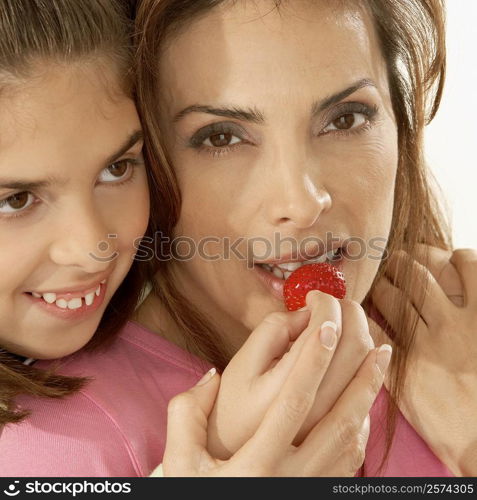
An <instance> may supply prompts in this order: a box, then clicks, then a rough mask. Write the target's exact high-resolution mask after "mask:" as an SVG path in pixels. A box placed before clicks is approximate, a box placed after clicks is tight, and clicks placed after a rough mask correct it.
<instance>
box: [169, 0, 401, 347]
mask: <svg viewBox="0 0 477 500" xmlns="http://www.w3.org/2000/svg"><path fill="white" fill-rule="evenodd" d="M273 5H274V3H273V2H234V3H232V2H224V3H223V4H221V5H220V6H219V7H218V8H215V9H214V10H213V11H211V12H210V13H208V14H207V15H206V16H204V17H201V18H199V19H198V20H196V21H195V22H193V24H191V25H190V26H187V28H186V29H184V30H183V31H182V32H181V33H180V34H179V35H177V36H176V37H174V38H172V39H171V40H170V43H169V44H168V45H167V46H166V48H165V49H164V52H163V53H162V54H161V59H160V66H159V69H160V75H161V87H160V92H161V94H160V95H161V96H162V102H161V103H160V104H161V120H162V127H163V131H164V132H165V134H166V145H167V147H168V149H169V151H170V154H171V158H172V161H173V164H174V166H175V169H176V171H177V175H178V180H179V184H180V188H181V190H182V195H183V206H182V213H181V217H180V221H179V223H178V225H177V228H176V234H175V236H181V235H186V236H188V237H192V238H193V239H194V240H195V243H196V250H197V252H196V254H195V256H194V257H193V258H190V259H184V260H183V261H181V262H177V261H175V262H174V264H173V265H174V266H175V271H176V274H177V277H178V280H179V283H180V285H181V288H182V291H183V292H184V293H185V294H186V296H187V297H188V298H189V299H190V300H192V301H193V302H194V303H195V304H196V305H198V306H199V307H200V308H201V310H203V311H204V312H206V313H208V314H209V316H210V317H212V318H214V321H215V323H216V324H217V325H218V326H219V327H220V330H221V331H223V332H226V335H228V336H229V340H230V342H232V344H233V345H236V346H239V345H240V344H241V342H242V341H243V340H244V338H245V336H246V335H247V333H248V331H250V329H252V328H254V327H255V326H256V325H257V323H258V322H259V321H260V320H261V319H262V318H263V316H264V315H265V314H267V313H269V312H271V311H276V310H280V309H284V306H283V300H282V290H283V283H284V280H283V279H280V277H282V276H283V277H286V276H287V275H284V274H281V273H282V272H283V271H281V270H276V267H277V266H276V265H277V264H279V265H280V266H281V269H282V270H283V269H286V268H288V269H289V270H291V269H293V268H295V267H297V266H298V265H300V264H301V263H303V262H307V260H309V259H311V258H312V257H317V256H320V255H322V254H324V253H325V252H326V251H328V250H331V249H336V248H338V247H341V248H343V249H344V250H343V253H344V254H345V257H344V259H343V260H344V261H343V262H342V263H341V264H340V265H341V266H342V269H343V272H344V274H345V277H346V280H347V297H348V298H351V299H353V300H355V301H358V302H361V301H362V300H363V299H364V297H365V295H366V293H367V292H368V290H369V288H370V286H371V283H372V280H373V278H374V276H375V274H376V271H377V268H378V266H379V262H380V261H379V258H380V257H381V253H382V252H381V251H379V250H377V249H381V250H382V249H384V247H385V243H386V240H387V237H388V234H389V231H390V225H391V218H392V207H393V192H394V183H395V176H396V169H397V162H398V151H397V130H396V123H395V121H394V115H393V111H392V106H391V99H390V92H389V88H388V81H387V75H386V68H385V63H384V61H383V59H382V56H381V54H380V49H379V44H378V40H377V38H376V35H375V33H374V30H373V27H372V23H371V20H370V18H369V17H368V15H367V14H366V13H365V12H362V11H360V10H345V8H344V7H342V8H338V4H337V3H334V2H316V1H313V2H311V1H303V2H282V5H281V7H280V9H279V10H276V9H275V8H274V7H273ZM333 5H334V6H335V7H334V8H333ZM260 9H263V10H260ZM219 240H220V241H219ZM177 241H179V240H177ZM200 243H201V244H200ZM247 243H248V245H247ZM373 247H374V248H373ZM190 249H191V245H190V242H187V241H183V243H182V244H179V245H178V246H177V253H178V254H180V256H185V255H186V254H187V253H189V255H188V257H190V256H191V252H190ZM294 250H295V251H294ZM365 252H367V253H368V255H367V256H366V255H364V253H365ZM218 255H220V258H217V259H216V257H217V256H218ZM346 255H347V257H346ZM284 263H291V265H286V264H284ZM264 264H268V265H266V266H264ZM273 264H275V265H273ZM274 269H275V270H274ZM232 337H234V338H232Z"/></svg>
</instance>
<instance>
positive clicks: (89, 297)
mask: <svg viewBox="0 0 477 500" xmlns="http://www.w3.org/2000/svg"><path fill="white" fill-rule="evenodd" d="M84 301H85V302H86V305H87V306H90V305H91V304H92V303H93V301H94V292H91V293H88V295H85V297H84Z"/></svg>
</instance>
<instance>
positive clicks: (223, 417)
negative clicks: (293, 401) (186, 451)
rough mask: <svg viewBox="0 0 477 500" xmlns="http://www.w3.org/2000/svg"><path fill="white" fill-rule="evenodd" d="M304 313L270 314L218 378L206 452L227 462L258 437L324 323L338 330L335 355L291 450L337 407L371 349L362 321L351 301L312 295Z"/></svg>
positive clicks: (358, 307) (366, 324)
mask: <svg viewBox="0 0 477 500" xmlns="http://www.w3.org/2000/svg"><path fill="white" fill-rule="evenodd" d="M306 300H307V310H302V311H296V312H292V313H290V312H278V313H272V314H270V315H269V316H268V317H266V318H265V320H264V321H263V322H262V323H261V325H260V326H258V327H257V328H256V329H255V330H254V331H253V332H252V333H251V335H250V336H249V338H248V339H247V341H246V342H245V343H244V345H243V346H242V348H241V349H240V350H239V351H238V352H237V353H236V355H235V356H234V357H233V358H232V360H231V361H230V363H229V364H228V366H227V368H226V369H225V371H224V373H223V375H222V383H221V386H220V391H219V394H218V396H217V400H216V403H215V406H214V408H213V410H212V413H211V417H210V419H209V429H208V439H209V443H208V446H209V450H210V451H211V453H212V454H213V455H214V456H216V457H218V458H221V459H227V458H229V457H230V456H231V455H232V454H233V453H235V452H236V451H237V450H238V449H239V448H240V447H241V446H242V445H243V444H244V443H245V442H246V441H247V440H248V439H249V438H250V437H251V436H252V435H253V433H254V432H255V431H256V429H257V427H258V426H259V424H260V422H261V421H262V419H263V417H264V415H265V413H266V411H267V409H268V408H269V406H270V405H271V403H272V401H273V400H274V399H275V398H276V397H277V395H278V393H279V391H280V388H281V387H282V385H283V384H284V383H285V381H286V379H287V378H288V376H289V373H290V370H291V368H292V366H293V365H294V363H296V359H297V357H298V356H299V354H300V352H301V349H302V347H303V344H304V342H306V340H307V338H308V337H309V336H310V335H316V334H317V332H319V330H320V327H321V325H322V324H323V323H325V322H326V321H331V322H332V323H334V324H335V325H336V327H337V335H338V339H337V345H336V346H335V350H336V352H335V353H334V356H333V359H332V361H331V363H330V366H329V368H328V370H327V371H326V374H324V376H323V381H322V383H321V384H320V385H319V387H317V392H316V397H315V401H314V404H313V405H312V407H311V409H310V412H309V413H308V416H307V418H306V420H305V421H304V423H303V425H302V427H301V429H300V431H299V432H298V434H297V436H296V439H295V442H294V444H298V443H300V442H301V440H303V439H304V438H305V436H307V434H308V432H309V431H310V429H311V428H313V426H314V425H315V424H316V422H318V421H319V420H320V419H321V418H323V417H324V416H325V415H326V414H327V413H328V412H329V411H330V410H331V408H332V407H333V405H334V404H335V403H336V401H337V399H338V397H339V396H340V394H342V392H343V391H344V390H345V389H346V387H347V386H348V384H349V383H350V381H351V380H352V379H353V377H354V376H355V375H356V372H357V371H358V370H359V367H360V366H361V364H362V363H363V361H364V359H365V358H366V356H367V355H368V353H369V352H370V350H371V349H373V348H374V343H373V341H372V338H371V336H370V335H369V331H368V323H367V320H366V315H365V313H364V311H363V309H362V308H361V306H360V305H359V304H357V303H355V302H352V301H350V300H337V299H335V298H334V297H332V296H331V295H328V294H325V293H322V292H319V291H313V292H310V293H308V295H307V298H306Z"/></svg>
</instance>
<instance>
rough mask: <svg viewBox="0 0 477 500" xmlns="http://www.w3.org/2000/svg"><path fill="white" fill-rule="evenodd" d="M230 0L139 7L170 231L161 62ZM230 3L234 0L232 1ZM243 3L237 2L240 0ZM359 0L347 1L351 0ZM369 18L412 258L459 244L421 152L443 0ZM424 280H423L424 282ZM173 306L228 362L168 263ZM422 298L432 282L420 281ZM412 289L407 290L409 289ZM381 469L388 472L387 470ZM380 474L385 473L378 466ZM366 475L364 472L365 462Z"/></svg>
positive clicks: (393, 3)
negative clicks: (387, 92)
mask: <svg viewBox="0 0 477 500" xmlns="http://www.w3.org/2000/svg"><path fill="white" fill-rule="evenodd" d="M224 1H225V0H141V1H140V2H139V4H138V10H137V13H136V30H137V40H136V45H137V56H136V57H137V59H136V62H137V68H136V71H137V97H138V106H139V109H140V113H141V115H142V119H143V123H144V126H145V129H146V136H147V140H146V152H147V159H148V161H149V164H150V166H151V168H152V169H153V170H154V169H155V170H157V171H158V172H161V177H162V178H163V179H167V183H168V184H171V185H172V186H173V188H172V189H171V188H169V191H168V193H169V207H168V208H169V210H166V212H167V213H168V214H169V215H171V214H172V215H173V217H171V218H170V219H169V220H168V221H165V223H164V224H163V225H162V228H163V229H167V231H169V235H171V234H172V229H173V228H174V226H175V224H176V223H177V220H178V217H179V211H180V192H179V187H178V185H177V181H176V178H175V175H174V170H173V167H172V166H171V164H170V161H168V157H167V153H166V152H165V151H164V148H163V146H162V144H161V132H160V127H159V120H158V114H159V113H158V104H157V103H158V102H159V96H160V88H159V78H158V71H157V69H158V60H159V57H160V54H161V51H162V49H163V46H164V44H165V43H166V42H167V41H168V39H169V37H170V36H171V35H173V34H175V33H177V32H178V31H179V30H181V29H183V28H184V27H186V26H187V25H188V24H190V23H191V22H192V21H193V20H194V19H196V18H197V17H199V16H201V15H204V14H206V13H207V12H208V11H210V10H211V9H213V8H214V7H216V6H218V5H219V4H221V3H223V2H224ZM229 1H230V0H229ZM233 1H235V2H236V1H237V0H233ZM282 1H283V0H275V4H276V6H277V7H279V5H280V3H281V2H282ZM350 2H353V0H344V1H343V0H342V1H341V2H340V4H343V5H346V4H348V5H349V4H350ZM354 2H355V3H359V4H360V6H361V7H362V8H364V9H365V10H366V11H367V12H368V13H369V14H370V15H371V18H372V20H373V22H374V26H375V29H376V32H377V35H378V39H379V41H380V46H381V51H382V54H383V58H384V60H385V62H386V65H387V71H388V79H389V85H390V89H391V97H392V104H393V109H394V114H395V117H396V122H397V127H398V141H399V160H398V170H397V179H396V188H395V197H394V211H393V221H392V229H391V233H390V235H389V241H388V245H387V251H388V253H392V252H394V251H396V250H399V249H402V250H404V251H406V252H407V253H408V254H409V255H410V256H411V257H413V256H415V255H416V252H417V251H418V248H419V247H418V245H419V244H420V243H425V244H428V245H432V246H437V247H440V248H443V249H449V248H451V237H450V231H449V227H448V223H447V220H446V218H445V217H444V213H443V211H442V208H441V207H440V206H439V204H438V203H437V197H436V196H435V195H434V194H433V192H432V189H431V186H430V183H429V175H430V174H429V172H428V171H427V167H426V165H425V161H424V157H423V131H424V126H425V125H426V124H427V123H429V122H430V121H431V120H432V118H433V117H434V115H435V113H436V111H437V109H438V107H439V103H440V99H441V95H442V90H443V85H444V78H445V58H446V50H445V30H444V21H445V11H444V3H443V0H406V1H402V0H354ZM387 262H388V260H383V261H382V263H381V266H380V268H379V271H378V273H377V276H376V278H375V281H374V283H373V285H372V287H371V290H370V292H369V293H368V295H367V297H366V299H365V301H364V302H363V306H364V307H365V309H368V308H370V307H372V303H371V299H370V297H371V294H372V290H373V288H374V284H375V283H376V281H377V279H379V277H380V276H382V275H383V274H385V273H386V267H387ZM397 281H399V283H400V284H401V288H402V290H403V291H404V293H405V294H406V292H409V291H410V290H411V289H413V288H414V287H416V286H417V283H415V277H414V276H413V275H412V273H411V268H410V266H403V267H401V268H400V269H399V275H398V279H397ZM419 285H422V283H420V284H419ZM155 286H156V292H157V294H158V295H159V297H160V298H161V299H162V301H163V303H164V305H165V307H166V309H167V310H168V312H169V313H170V314H171V315H172V317H173V319H174V320H176V321H177V323H178V324H179V326H180V327H181V328H182V329H183V331H184V336H185V337H186V339H188V340H189V342H191V343H193V344H194V346H195V349H196V350H197V349H199V350H200V352H202V353H203V355H204V356H205V357H206V359H208V361H210V362H211V363H212V364H213V365H214V366H217V367H219V368H221V369H223V368H224V367H225V366H226V364H227V361H228V359H229V355H228V353H227V352H226V351H225V349H224V348H223V346H222V344H221V343H220V336H219V335H218V333H217V332H215V331H213V329H212V328H210V327H209V326H208V325H207V321H206V320H205V319H204V318H201V316H200V314H199V312H198V311H191V310H190V309H189V306H187V309H186V306H184V305H182V304H185V303H186V302H185V301H184V300H181V298H180V297H179V295H178V293H177V290H175V288H174V284H173V282H172V279H171V276H170V274H169V273H168V271H167V266H164V270H163V271H162V272H161V276H160V278H159V280H158V282H157V283H156V284H155ZM422 290H423V293H422V300H424V288H422ZM408 295H409V294H408ZM392 307H393V308H396V309H397V310H398V311H400V316H399V317H401V318H402V322H401V325H400V326H399V328H398V329H397V330H396V331H394V332H393V340H394V342H395V350H394V355H393V360H392V364H391V368H390V370H391V372H390V373H391V381H392V382H391V387H390V394H391V398H389V405H388V425H387V431H386V432H387V442H386V453H385V456H384V457H383V460H382V462H381V468H382V467H383V466H384V465H385V462H386V459H387V457H388V454H389V450H390V447H391V444H392V438H393V435H394V431H395V424H396V416H397V408H398V406H397V405H398V404H399V402H400V398H401V392H402V388H403V385H404V383H405V377H406V368H407V359H408V353H409V351H410V349H411V348H412V346H413V341H414V335H415V330H416V323H417V322H415V321H414V322H413V320H412V317H411V315H410V311H409V310H408V308H407V307H406V302H405V301H404V300H403V301H401V302H400V303H398V304H393V305H392ZM381 468H380V470H381ZM377 473H379V471H378V472H377ZM361 474H362V475H365V470H364V467H363V468H362V470H361Z"/></svg>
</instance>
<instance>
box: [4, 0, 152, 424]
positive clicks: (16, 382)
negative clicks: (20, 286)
mask: <svg viewBox="0 0 477 500" xmlns="http://www.w3.org/2000/svg"><path fill="white" fill-rule="evenodd" d="M131 8H132V7H131V6H130V5H129V3H128V2H126V1H117V0H48V1H46V2H45V1H44V0H0V98H7V96H6V95H4V96H2V94H3V91H5V90H6V89H8V88H9V87H12V86H13V87H14V86H15V85H16V84H18V82H21V81H24V80H25V79H28V77H29V76H30V74H31V73H32V71H34V70H35V67H36V65H37V64H38V63H40V64H42V63H44V62H47V63H48V62H53V63H58V64H69V63H71V62H78V61H82V60H91V59H96V58H101V59H105V58H106V59H107V60H108V61H110V62H111V63H113V64H114V65H115V68H116V69H117V74H118V76H119V79H120V82H121V84H122V88H123V89H124V91H125V92H127V94H128V95H131V97H132V92H133V87H132V85H133V82H134V78H133V74H132V71H131V68H132V45H131V24H132V23H131V21H130V19H131V18H130V16H131V12H130V9H131ZM151 181H153V180H152V179H151ZM151 188H152V190H153V193H154V182H152V185H151ZM159 199H160V198H159V195H157V194H156V195H154V196H151V211H152V213H156V212H157V210H158V207H157V205H158V203H159ZM151 231H152V230H151V227H149V228H148V233H149V234H150V233H151ZM152 264H153V263H152V261H151V262H149V263H141V262H138V261H136V260H135V261H134V263H133V265H132V267H131V269H130V271H129V273H128V275H127V276H126V278H125V280H124V281H123V283H122V284H121V286H120V287H119V288H118V290H117V291H116V293H115V295H114V296H113V298H112V299H111V301H110V303H109V305H108V307H107V308H106V311H105V313H104V315H103V317H102V319H101V322H100V325H99V327H98V329H97V331H96V333H95V335H94V337H93V338H92V340H91V341H90V342H89V344H88V345H87V346H86V349H94V348H98V347H100V346H101V347H103V346H105V345H107V343H108V342H110V341H111V340H112V339H113V338H114V335H115V334H116V333H117V332H118V331H119V330H120V329H121V327H122V326H123V325H124V324H125V322H126V321H127V319H128V318H129V317H130V316H131V315H132V313H133V311H134V309H135V307H136V305H137V303H138V300H139V297H140V294H141V292H142V288H143V285H144V283H145V281H146V279H147V277H148V276H151V275H152V274H153V269H152ZM149 266H151V267H149ZM0 347H1V346H0ZM84 382H85V379H80V378H71V377H64V376H61V375H55V374H54V373H53V371H48V372H46V371H42V370H39V369H36V368H34V366H27V365H25V364H23V363H22V361H21V360H19V359H18V357H16V356H15V355H12V354H11V353H7V352H4V351H2V350H1V349H0V428H1V426H2V425H3V424H6V423H10V422H18V421H20V420H21V419H22V418H24V417H25V416H26V415H27V414H28V412H27V411H19V410H18V409H16V408H15V406H14V398H15V397H16V396H17V395H19V394H30V395H34V396H45V397H61V396H65V395H67V394H70V393H72V392H74V391H76V390H78V389H79V388H80V387H81V386H82V385H83V384H84Z"/></svg>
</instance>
